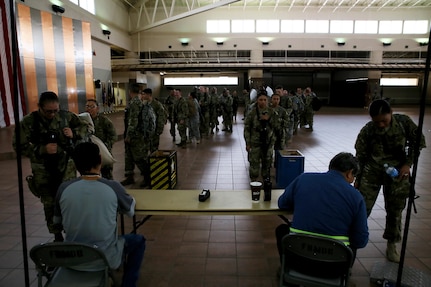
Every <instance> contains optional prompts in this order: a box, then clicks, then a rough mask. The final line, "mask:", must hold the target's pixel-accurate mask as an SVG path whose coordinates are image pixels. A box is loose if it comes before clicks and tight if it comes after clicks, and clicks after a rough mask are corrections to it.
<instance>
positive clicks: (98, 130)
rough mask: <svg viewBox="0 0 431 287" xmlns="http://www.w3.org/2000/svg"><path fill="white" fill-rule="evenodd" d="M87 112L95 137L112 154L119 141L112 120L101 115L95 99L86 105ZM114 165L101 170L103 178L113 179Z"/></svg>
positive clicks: (89, 100)
mask: <svg viewBox="0 0 431 287" xmlns="http://www.w3.org/2000/svg"><path fill="white" fill-rule="evenodd" d="M85 110H86V111H87V113H89V114H90V116H91V119H92V120H93V125H94V135H95V136H96V137H98V138H99V139H100V140H101V141H102V142H103V143H104V144H105V146H106V147H107V148H108V150H109V152H110V153H111V154H112V146H113V145H114V143H115V141H116V140H117V132H116V131H115V128H114V124H113V123H112V122H111V120H110V119H109V118H108V117H106V116H104V115H102V114H99V104H98V103H97V101H96V100H95V99H88V100H87V103H86V104H85ZM112 170H113V164H107V165H103V166H102V168H101V174H102V177H104V178H107V179H113V176H112Z"/></svg>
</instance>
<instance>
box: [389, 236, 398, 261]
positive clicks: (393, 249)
mask: <svg viewBox="0 0 431 287" xmlns="http://www.w3.org/2000/svg"><path fill="white" fill-rule="evenodd" d="M386 258H387V259H388V260H389V261H391V262H395V263H398V262H400V255H399V254H398V251H397V245H396V244H395V242H393V241H388V245H387V247H386Z"/></svg>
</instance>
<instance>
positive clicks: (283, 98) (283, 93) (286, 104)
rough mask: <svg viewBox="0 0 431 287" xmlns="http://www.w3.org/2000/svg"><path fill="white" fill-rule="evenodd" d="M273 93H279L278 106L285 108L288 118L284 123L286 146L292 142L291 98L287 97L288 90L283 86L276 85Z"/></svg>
mask: <svg viewBox="0 0 431 287" xmlns="http://www.w3.org/2000/svg"><path fill="white" fill-rule="evenodd" d="M275 93H276V94H279V95H280V104H279V105H280V106H281V107H282V108H284V109H285V110H286V113H287V116H288V120H287V122H286V123H285V133H286V135H285V136H286V146H287V145H289V144H290V143H292V137H293V123H294V120H295V119H294V115H293V102H292V98H291V97H289V92H288V91H287V90H284V89H283V86H281V85H278V86H276V87H275Z"/></svg>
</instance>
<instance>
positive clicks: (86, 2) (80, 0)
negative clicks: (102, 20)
mask: <svg viewBox="0 0 431 287" xmlns="http://www.w3.org/2000/svg"><path fill="white" fill-rule="evenodd" d="M69 1H70V2H72V3H73V4H75V5H78V6H79V7H81V8H82V9H84V10H87V11H88V12H90V13H91V14H93V15H95V14H96V10H95V7H94V0H69Z"/></svg>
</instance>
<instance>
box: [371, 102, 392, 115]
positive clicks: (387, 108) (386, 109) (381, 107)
mask: <svg viewBox="0 0 431 287" xmlns="http://www.w3.org/2000/svg"><path fill="white" fill-rule="evenodd" d="M368 111H369V113H370V116H371V117H375V116H378V115H384V114H390V113H391V112H392V109H391V105H390V104H389V103H388V101H385V100H374V101H373V102H372V103H371V104H370V107H369V108H368Z"/></svg>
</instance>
